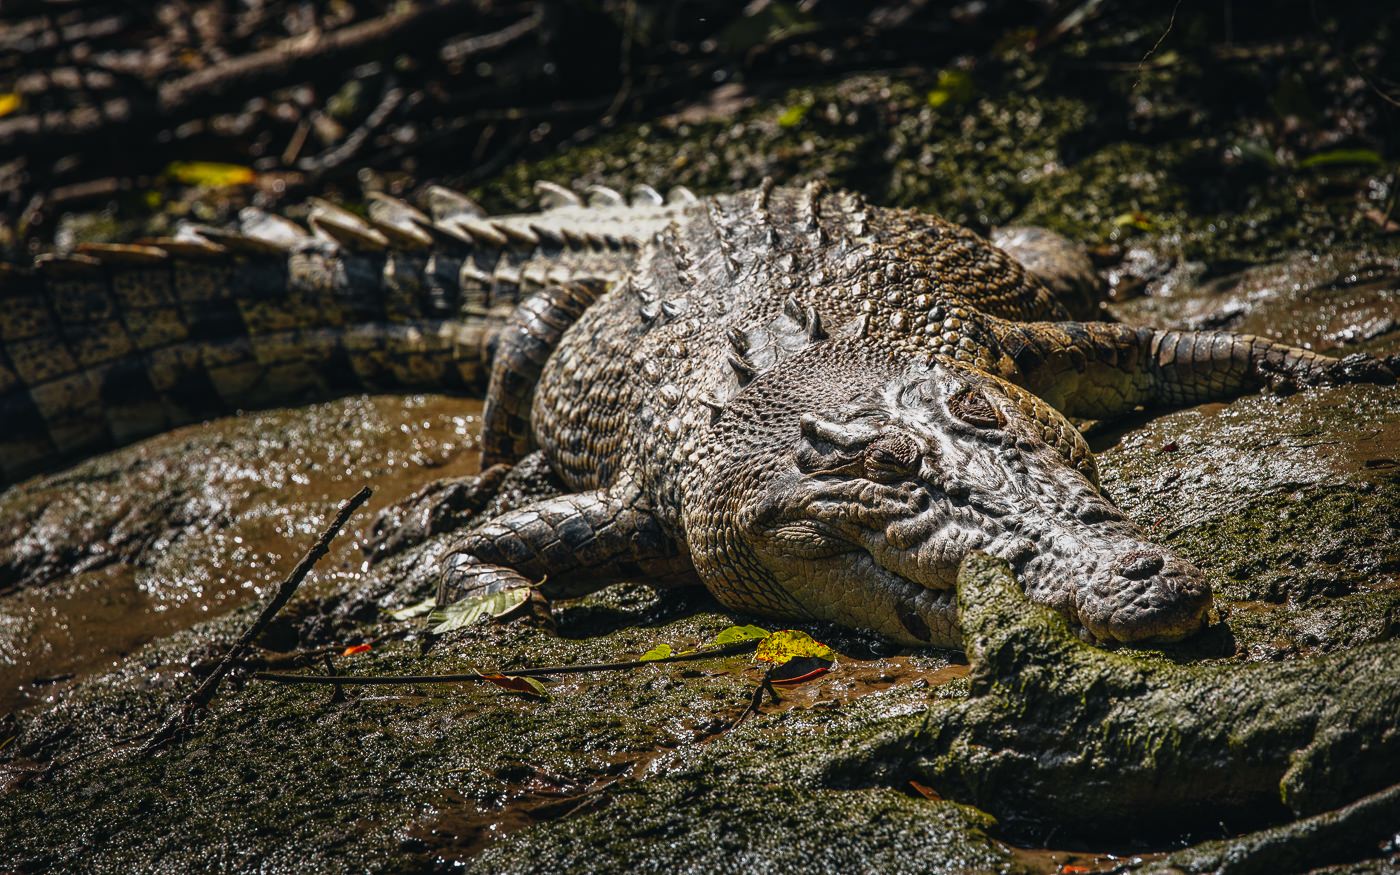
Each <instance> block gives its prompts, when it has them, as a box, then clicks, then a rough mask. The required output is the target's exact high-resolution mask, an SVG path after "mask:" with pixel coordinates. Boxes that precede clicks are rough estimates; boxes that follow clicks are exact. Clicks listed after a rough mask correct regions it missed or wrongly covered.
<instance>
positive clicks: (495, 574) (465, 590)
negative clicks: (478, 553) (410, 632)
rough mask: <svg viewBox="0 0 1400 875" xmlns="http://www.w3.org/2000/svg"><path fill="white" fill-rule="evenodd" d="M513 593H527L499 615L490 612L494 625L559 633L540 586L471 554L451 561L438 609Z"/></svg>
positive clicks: (441, 583)
mask: <svg viewBox="0 0 1400 875" xmlns="http://www.w3.org/2000/svg"><path fill="white" fill-rule="evenodd" d="M540 583H543V581H540ZM513 590H524V598H523V599H520V600H519V601H518V603H517V602H516V601H515V600H513V599H512V600H509V601H508V603H507V604H508V605H509V606H508V607H505V608H504V609H502V610H500V611H499V612H491V613H490V616H491V619H492V620H493V621H495V622H498V623H515V622H519V623H524V624H525V625H529V626H536V627H538V628H540V629H543V630H544V631H546V632H548V633H550V634H551V635H553V634H555V633H556V632H557V631H558V630H557V629H556V627H555V625H554V614H553V612H552V610H551V607H550V602H549V598H548V597H547V596H545V594H544V593H543V592H542V591H541V589H540V586H539V585H538V584H537V583H533V582H531V581H530V580H528V579H527V578H525V577H524V576H523V575H521V574H519V573H518V572H516V571H514V570H512V569H510V568H505V567H503V566H500V565H492V564H490V563H487V562H482V561H481V560H479V559H477V558H476V557H475V556H472V555H471V554H469V553H460V552H459V553H453V554H452V555H451V556H449V557H448V559H447V565H446V567H445V568H444V569H443V572H442V578H441V579H440V580H439V582H438V590H437V605H438V607H439V608H443V607H447V606H448V605H451V604H455V603H459V602H464V601H469V600H470V601H473V602H476V601H479V600H481V599H482V598H484V597H487V596H492V595H495V594H497V593H504V592H510V591H513Z"/></svg>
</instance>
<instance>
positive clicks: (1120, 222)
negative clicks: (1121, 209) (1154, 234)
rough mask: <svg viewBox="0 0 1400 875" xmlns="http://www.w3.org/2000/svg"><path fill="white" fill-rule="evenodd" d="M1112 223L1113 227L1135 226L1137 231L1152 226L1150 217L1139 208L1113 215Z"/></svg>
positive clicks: (1148, 228)
mask: <svg viewBox="0 0 1400 875" xmlns="http://www.w3.org/2000/svg"><path fill="white" fill-rule="evenodd" d="M1113 225H1114V227H1115V228H1136V229H1138V230H1139V231H1151V230H1152V228H1153V225H1152V217H1151V216H1149V215H1147V214H1146V213H1144V212H1141V211H1139V210H1134V211H1133V212H1131V213H1123V214H1122V215H1121V216H1116V217H1114V219H1113Z"/></svg>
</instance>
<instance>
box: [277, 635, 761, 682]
mask: <svg viewBox="0 0 1400 875" xmlns="http://www.w3.org/2000/svg"><path fill="white" fill-rule="evenodd" d="M757 646H758V642H757V641H737V642H735V643H733V644H725V645H723V646H721V647H715V648H713V649H710V650H696V651H694V652H692V653H678V654H676V655H675V656H666V657H662V658H661V659H629V660H627V661H625V662H597V663H588V664H584V665H551V666H547V667H543V668H517V669H509V668H507V669H501V670H500V671H497V672H492V673H491V674H495V675H504V676H506V677H510V678H532V677H535V678H537V677H548V676H550V675H555V674H582V673H585V672H595V671H622V670H625V669H629V668H640V667H642V666H644V665H657V664H659V663H663V662H689V661H691V660H696V659H710V658H712V657H716V656H732V655H733V654H735V653H744V652H746V651H749V650H752V649H754V648H755V647H757ZM486 674H487V673H483V672H475V671H473V672H465V673H461V674H420V675H359V676H353V675H339V674H338V675H328V674H284V673H281V672H270V671H260V672H257V673H256V674H254V675H253V679H254V680H259V681H272V682H273V683H279V684H344V685H346V686H349V685H352V684H359V685H362V686H371V685H385V684H461V683H470V682H474V681H482V680H486V679H487V677H486Z"/></svg>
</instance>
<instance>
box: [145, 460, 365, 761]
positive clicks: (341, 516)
mask: <svg viewBox="0 0 1400 875" xmlns="http://www.w3.org/2000/svg"><path fill="white" fill-rule="evenodd" d="M373 494H374V491H373V490H372V489H370V488H369V487H368V486H366V487H364V488H362V489H361V490H360V491H359V492H356V493H355V494H354V495H353V496H351V497H350V499H349V500H348V501H346V502H345V503H344V504H342V505H341V506H340V510H339V511H338V512H337V513H336V515H335V519H334V520H333V521H332V522H331V524H330V526H329V527H328V528H327V529H326V530H325V531H324V532H322V533H321V537H319V538H317V539H316V543H315V544H313V545H312V546H311V549H310V550H307V551H306V555H305V556H302V557H301V561H300V562H298V563H297V565H296V567H295V568H293V569H292V573H291V574H288V575H287V577H286V579H285V580H283V581H282V582H281V583H280V584H279V585H278V586H277V590H276V591H275V592H274V593H273V594H272V598H270V599H268V601H267V604H266V605H263V609H262V612H261V613H259V614H258V617H257V619H256V620H254V621H253V622H252V624H251V625H249V626H248V628H247V629H246V630H244V632H243V634H242V635H240V636H239V638H238V640H237V641H235V642H234V644H233V646H232V647H230V648H229V651H228V653H225V654H224V658H223V659H221V660H219V664H218V665H216V666H214V670H213V671H212V672H210V673H209V677H207V678H205V679H204V683H202V684H200V685H199V688H198V689H196V690H195V691H194V692H193V693H190V694H189V695H188V696H186V697H185V701H184V702H182V703H180V707H179V708H178V709H176V711H175V713H174V714H173V715H171V717H170V719H169V720H167V721H165V724H164V725H163V726H161V727H160V729H158V730H156V733H155V735H152V736H151V738H150V740H149V741H147V742H146V751H147V752H150V751H153V750H156V749H158V748H160V747H162V746H163V745H165V744H166V743H167V742H170V741H173V740H174V739H175V738H176V737H178V736H179V735H180V733H182V732H183V731H184V730H186V729H187V728H189V726H190V724H191V723H192V722H193V720H194V715H195V714H196V713H197V712H198V711H199V710H200V709H202V708H205V707H207V706H208V704H209V702H210V701H211V700H212V699H213V698H214V695H215V694H216V693H217V692H218V691H219V684H220V683H221V682H222V681H223V679H224V676H225V675H227V674H228V672H229V669H231V668H232V667H233V665H234V663H235V662H236V661H237V660H238V659H239V657H241V656H242V654H243V651H245V650H246V649H248V646H249V645H250V644H252V643H253V640H254V639H255V638H257V637H258V635H260V634H262V631H263V629H266V628H267V624H268V623H271V622H272V619H273V618H274V617H276V616H277V612H278V611H280V610H282V608H283V607H284V606H285V605H286V604H287V602H288V601H289V600H290V599H291V597H292V595H293V594H295V593H296V591H297V588H298V587H300V586H301V584H302V581H304V580H306V576H307V575H308V574H310V573H311V569H312V568H314V567H315V565H316V563H317V562H318V561H320V559H321V557H322V556H325V555H326V553H327V552H329V550H330V546H331V541H332V540H333V539H334V538H335V536H336V535H337V534H339V533H340V530H341V528H342V527H343V526H344V525H345V523H346V522H348V521H349V519H350V517H351V515H352V514H354V513H355V511H357V510H359V508H360V505H362V504H364V503H365V502H366V501H368V500H369V497H370V496H371V495H373Z"/></svg>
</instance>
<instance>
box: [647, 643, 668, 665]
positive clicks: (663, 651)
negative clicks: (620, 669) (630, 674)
mask: <svg viewBox="0 0 1400 875" xmlns="http://www.w3.org/2000/svg"><path fill="white" fill-rule="evenodd" d="M672 652H673V651H672V650H671V645H669V644H658V645H656V646H655V647H653V648H652V649H650V650H648V651H647V652H646V653H643V654H642V655H641V656H640V657H638V659H640V660H641V661H642V662H651V661H652V660H655V659H666V658H667V657H669V656H670V655H671V654H672Z"/></svg>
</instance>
